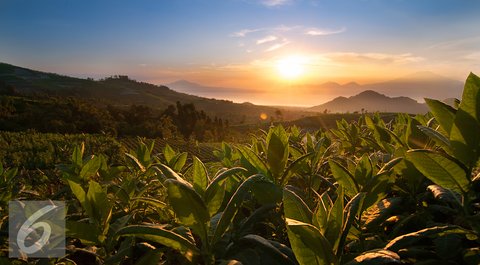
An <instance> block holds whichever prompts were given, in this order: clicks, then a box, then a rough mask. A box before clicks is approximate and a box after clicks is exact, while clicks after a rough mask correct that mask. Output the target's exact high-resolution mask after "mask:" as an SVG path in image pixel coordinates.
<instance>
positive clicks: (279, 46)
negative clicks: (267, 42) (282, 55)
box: [265, 40, 290, 52]
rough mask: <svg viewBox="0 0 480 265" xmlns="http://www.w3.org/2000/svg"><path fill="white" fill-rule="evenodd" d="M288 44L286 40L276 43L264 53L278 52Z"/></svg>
mask: <svg viewBox="0 0 480 265" xmlns="http://www.w3.org/2000/svg"><path fill="white" fill-rule="evenodd" d="M289 43H290V42H289V41H288V40H283V41H282V42H280V43H276V44H273V45H272V46H270V47H268V48H267V49H266V50H265V52H273V51H275V50H278V49H280V48H282V47H283V46H285V45H288V44H289Z"/></svg>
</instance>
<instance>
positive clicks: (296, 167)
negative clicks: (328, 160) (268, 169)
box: [281, 152, 315, 186]
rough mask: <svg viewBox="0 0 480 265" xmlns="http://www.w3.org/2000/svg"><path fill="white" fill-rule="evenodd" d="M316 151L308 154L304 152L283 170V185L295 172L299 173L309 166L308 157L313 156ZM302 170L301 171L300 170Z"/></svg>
mask: <svg viewBox="0 0 480 265" xmlns="http://www.w3.org/2000/svg"><path fill="white" fill-rule="evenodd" d="M314 154H315V153H313V152H312V153H308V154H304V155H302V156H300V157H298V158H297V159H296V160H295V161H293V162H292V163H290V164H289V165H288V167H287V169H285V171H284V172H283V176H282V181H281V185H282V186H284V185H286V184H287V183H288V181H289V179H290V178H291V177H292V176H293V175H294V174H296V173H297V174H299V173H300V172H301V170H302V169H303V168H305V167H308V164H307V162H308V159H309V158H310V157H311V156H313V155H314ZM299 171H300V172H299Z"/></svg>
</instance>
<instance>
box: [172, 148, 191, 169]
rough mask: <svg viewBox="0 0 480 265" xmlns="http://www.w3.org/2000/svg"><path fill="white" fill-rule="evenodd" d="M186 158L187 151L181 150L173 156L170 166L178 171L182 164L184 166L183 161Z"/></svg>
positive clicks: (185, 160) (184, 161)
mask: <svg viewBox="0 0 480 265" xmlns="http://www.w3.org/2000/svg"><path fill="white" fill-rule="evenodd" d="M187 158H188V153H187V152H183V153H181V154H179V155H177V156H175V158H174V161H175V162H174V163H173V165H171V166H172V169H173V170H175V171H176V172H180V171H181V170H182V168H183V166H185V163H186V162H187Z"/></svg>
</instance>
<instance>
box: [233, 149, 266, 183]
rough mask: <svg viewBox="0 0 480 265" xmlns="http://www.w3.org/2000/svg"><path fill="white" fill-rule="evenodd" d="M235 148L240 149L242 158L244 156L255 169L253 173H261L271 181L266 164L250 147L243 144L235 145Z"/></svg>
mask: <svg viewBox="0 0 480 265" xmlns="http://www.w3.org/2000/svg"><path fill="white" fill-rule="evenodd" d="M237 149H238V151H240V153H241V154H242V156H243V158H245V160H246V161H247V162H248V163H249V164H250V165H251V166H252V167H254V168H255V169H256V170H257V172H255V173H260V174H263V175H264V176H266V177H268V178H270V179H271V180H272V181H273V179H272V176H271V175H270V172H269V171H268V168H267V165H266V164H265V163H264V162H263V161H262V160H261V159H260V157H258V156H257V154H255V153H254V152H253V151H252V150H251V149H250V148H248V147H246V146H243V145H240V146H237Z"/></svg>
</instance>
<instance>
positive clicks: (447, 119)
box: [425, 98, 457, 137]
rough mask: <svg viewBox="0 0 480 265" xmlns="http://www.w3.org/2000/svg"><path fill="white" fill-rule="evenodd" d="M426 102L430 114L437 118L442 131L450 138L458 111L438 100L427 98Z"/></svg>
mask: <svg viewBox="0 0 480 265" xmlns="http://www.w3.org/2000/svg"><path fill="white" fill-rule="evenodd" d="M425 102H426V103H427V105H428V107H429V108H430V112H431V113H432V114H433V117H435V120H436V121H437V122H438V124H440V127H441V128H442V130H443V131H444V132H445V133H446V134H447V137H450V131H451V130H452V125H453V122H454V120H455V113H456V112H457V111H456V110H455V109H454V108H452V107H451V106H449V105H447V104H445V103H443V102H441V101H439V100H436V99H430V98H426V99H425Z"/></svg>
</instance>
